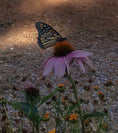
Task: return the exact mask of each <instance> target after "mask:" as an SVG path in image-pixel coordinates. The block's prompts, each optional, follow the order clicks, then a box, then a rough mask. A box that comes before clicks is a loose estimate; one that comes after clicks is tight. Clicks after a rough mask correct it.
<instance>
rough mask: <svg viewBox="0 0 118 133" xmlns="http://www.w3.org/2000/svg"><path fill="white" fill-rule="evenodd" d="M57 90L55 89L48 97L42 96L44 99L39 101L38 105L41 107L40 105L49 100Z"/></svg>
mask: <svg viewBox="0 0 118 133" xmlns="http://www.w3.org/2000/svg"><path fill="white" fill-rule="evenodd" d="M57 90H58V87H57V88H56V89H55V90H54V91H53V92H52V93H51V94H50V95H47V96H44V97H43V98H42V99H41V102H40V105H42V104H43V103H45V102H46V101H47V100H48V99H50V98H51V97H52V96H53V95H54V94H55V93H56V91H57Z"/></svg>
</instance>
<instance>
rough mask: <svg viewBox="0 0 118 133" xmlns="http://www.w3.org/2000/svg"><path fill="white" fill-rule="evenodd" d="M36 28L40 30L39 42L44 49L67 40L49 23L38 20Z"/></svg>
mask: <svg viewBox="0 0 118 133" xmlns="http://www.w3.org/2000/svg"><path fill="white" fill-rule="evenodd" d="M36 28H37V30H38V44H39V46H40V47H41V48H42V49H45V48H48V47H50V46H52V45H54V44H56V43H57V42H62V41H65V40H66V38H63V37H62V36H61V35H60V34H59V33H58V32H57V31H56V30H54V29H53V28H52V27H51V26H49V25H48V24H45V23H43V22H37V23H36Z"/></svg>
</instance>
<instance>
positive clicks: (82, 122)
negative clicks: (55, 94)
mask: <svg viewBox="0 0 118 133" xmlns="http://www.w3.org/2000/svg"><path fill="white" fill-rule="evenodd" d="M67 76H68V79H69V80H70V82H71V84H72V87H73V89H74V95H75V99H76V102H77V106H78V109H79V113H80V120H81V124H82V133H84V132H85V128H84V121H83V112H82V109H81V104H80V101H79V99H78V96H77V89H76V85H75V83H74V81H73V79H72V77H71V76H70V75H68V74H67Z"/></svg>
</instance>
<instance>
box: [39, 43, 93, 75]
mask: <svg viewBox="0 0 118 133" xmlns="http://www.w3.org/2000/svg"><path fill="white" fill-rule="evenodd" d="M56 45H58V46H55V49H54V56H52V57H49V58H48V59H46V60H45V61H44V62H43V64H42V65H41V66H42V67H44V71H43V75H44V76H46V75H48V74H49V73H50V72H54V73H55V75H56V76H58V77H61V76H64V75H65V72H67V73H68V74H69V65H70V64H71V63H72V62H73V61H74V60H75V61H76V62H77V63H78V64H79V66H80V69H81V70H82V71H83V72H84V73H86V71H85V65H88V66H89V67H92V62H91V60H90V59H89V58H88V56H90V55H92V53H91V52H87V51H82V50H73V49H72V46H71V44H69V43H68V42H66V41H63V42H59V43H58V44H56ZM68 45H70V46H68ZM62 48H64V50H61V49H62ZM66 48H67V50H65V49H66ZM68 49H72V50H68ZM68 51H69V52H68ZM56 52H57V53H58V54H57V53H56ZM60 52H63V53H60ZM55 53H56V54H55ZM65 53H66V54H65ZM55 55H56V56H55ZM60 55H61V56H60Z"/></svg>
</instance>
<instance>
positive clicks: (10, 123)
mask: <svg viewBox="0 0 118 133" xmlns="http://www.w3.org/2000/svg"><path fill="white" fill-rule="evenodd" d="M4 111H5V114H6V117H7V121H8V123H9V125H10V129H11V133H13V132H14V131H13V127H12V122H11V121H10V119H9V116H8V113H7V109H6V105H4Z"/></svg>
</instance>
